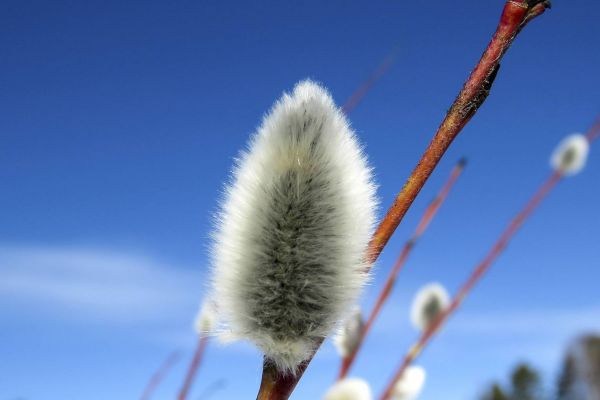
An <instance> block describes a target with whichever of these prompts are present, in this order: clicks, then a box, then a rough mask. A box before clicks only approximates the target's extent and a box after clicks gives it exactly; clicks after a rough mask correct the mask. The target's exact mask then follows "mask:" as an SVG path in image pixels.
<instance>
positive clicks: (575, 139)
mask: <svg viewBox="0 0 600 400" xmlns="http://www.w3.org/2000/svg"><path fill="white" fill-rule="evenodd" d="M589 150H590V144H589V141H588V139H587V138H586V137H585V135H582V134H581V133H574V134H571V135H569V136H567V137H566V138H564V139H563V140H562V141H561V142H560V143H559V144H558V146H557V147H556V149H555V150H554V152H553V153H552V157H551V158H550V165H551V166H552V168H554V169H555V170H556V171H558V172H560V173H561V174H562V175H575V174H577V173H579V172H580V171H581V170H582V169H583V167H585V163H586V161H587V156H588V153H589Z"/></svg>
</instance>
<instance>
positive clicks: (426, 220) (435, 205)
mask: <svg viewBox="0 0 600 400" xmlns="http://www.w3.org/2000/svg"><path fill="white" fill-rule="evenodd" d="M464 166H465V160H464V159H461V160H460V161H459V162H458V164H456V166H455V167H454V168H453V169H452V172H451V173H450V176H449V177H448V180H447V181H446V183H444V186H442V189H441V190H440V192H439V193H438V194H437V196H436V197H435V199H434V200H433V201H432V202H431V203H430V204H429V206H428V207H427V209H426V210H425V212H424V213H423V216H422V217H421V220H420V221H419V223H418V224H417V228H416V229H415V231H414V233H413V235H412V237H411V238H410V239H409V240H408V241H407V242H406V244H405V245H404V247H403V248H402V251H401V252H400V255H399V256H398V258H397V259H396V262H395V263H394V266H393V267H392V270H391V271H390V274H389V275H388V278H387V280H386V282H385V284H384V286H383V289H382V290H381V292H380V293H379V297H378V298H377V301H376V302H375V306H374V307H373V310H371V313H370V314H369V317H368V318H367V322H366V323H365V325H364V327H363V329H362V332H361V335H360V339H359V341H358V343H357V345H356V347H355V348H354V349H353V350H352V352H351V353H350V354H348V356H347V357H345V358H344V359H343V360H342V366H341V368H340V373H339V376H338V379H343V378H344V377H345V376H346V375H347V374H348V371H349V370H350V367H352V364H353V363H354V360H355V358H356V355H357V354H358V351H359V350H360V348H361V346H362V344H363V343H364V340H365V337H366V336H367V334H368V333H369V331H370V329H371V327H372V326H373V323H374V322H375V319H376V318H377V317H378V316H379V313H380V311H381V308H382V307H383V304H384V303H385V302H386V301H387V299H388V298H389V295H390V293H391V292H392V289H393V287H394V284H395V283H396V278H397V277H398V274H399V273H400V270H401V269H402V267H403V266H404V264H405V262H406V260H407V259H408V255H409V254H410V252H411V250H412V249H413V248H414V247H415V244H416V243H417V241H418V240H419V238H420V237H421V235H423V233H424V232H425V230H426V229H427V227H428V226H429V224H430V222H431V220H432V219H433V217H434V216H435V214H436V213H437V211H438V210H439V209H440V207H441V205H442V203H443V202H444V200H445V199H446V197H447V196H448V193H450V189H452V187H453V186H454V184H455V183H456V181H457V180H458V178H459V176H460V174H461V173H462V171H463V169H464Z"/></svg>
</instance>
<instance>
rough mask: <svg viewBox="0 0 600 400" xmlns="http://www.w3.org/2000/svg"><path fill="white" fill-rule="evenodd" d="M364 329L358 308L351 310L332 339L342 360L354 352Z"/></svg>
mask: <svg viewBox="0 0 600 400" xmlns="http://www.w3.org/2000/svg"><path fill="white" fill-rule="evenodd" d="M363 328H364V321H363V318H362V313H361V311H360V307H358V306H356V307H354V308H353V309H352V311H351V312H350V314H349V315H348V317H347V318H346V320H345V321H344V324H343V325H342V327H341V329H340V330H339V331H338V333H337V334H336V335H335V336H334V337H333V343H334V344H335V347H336V349H337V351H338V354H339V355H340V357H342V358H346V357H348V356H349V355H350V354H352V353H353V352H354V350H355V349H356V346H358V343H359V341H360V336H361V334H362V330H363Z"/></svg>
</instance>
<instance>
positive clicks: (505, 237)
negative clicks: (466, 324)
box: [381, 117, 600, 400]
mask: <svg viewBox="0 0 600 400" xmlns="http://www.w3.org/2000/svg"><path fill="white" fill-rule="evenodd" d="M585 136H586V138H587V139H588V141H589V142H590V143H591V142H593V141H594V140H596V139H598V137H600V117H599V118H598V119H597V120H596V122H595V123H594V125H592V127H591V128H590V129H589V130H588V132H587V133H586V135H585ZM562 177H563V175H562V174H561V173H560V172H558V171H555V172H553V173H552V174H551V175H550V177H549V178H548V179H547V180H546V181H545V182H544V183H543V184H542V186H541V187H540V188H539V189H538V190H537V192H535V194H534V195H533V196H532V197H531V199H530V200H529V201H528V202H527V204H526V205H525V207H524V208H523V209H522V210H521V211H520V212H519V213H518V214H517V215H516V216H515V218H514V219H513V220H512V221H511V222H510V224H509V225H508V227H507V228H506V229H505V230H504V232H503V233H502V235H500V238H499V239H498V241H496V243H495V244H494V246H493V247H492V248H491V250H490V251H489V253H488V254H487V256H486V257H485V258H484V259H483V261H481V263H480V264H479V265H478V266H477V267H476V268H475V269H474V270H473V272H472V273H471V276H469V279H467V281H466V282H465V283H464V285H463V286H462V287H461V288H460V290H459V291H458V294H457V295H456V296H455V297H454V300H453V301H452V303H450V305H449V306H448V308H447V309H446V311H445V312H444V313H442V314H441V315H440V316H439V318H438V319H437V320H436V321H435V322H434V323H433V324H432V326H431V327H430V328H429V329H427V330H426V331H425V332H423V334H422V335H421V337H420V338H419V340H418V341H417V343H416V344H415V345H414V346H413V347H412V348H411V349H410V351H409V352H408V354H407V355H406V356H405V357H404V360H403V362H402V364H401V365H400V368H399V369H398V371H397V372H396V374H395V375H394V377H393V378H392V379H391V381H390V383H389V384H388V387H387V389H386V391H385V392H384V394H383V395H382V396H381V400H387V399H389V398H390V395H391V393H392V391H393V388H394V384H395V383H396V382H397V381H398V380H399V379H400V378H401V377H402V374H404V371H405V370H406V369H407V368H408V367H409V366H410V365H411V364H412V363H413V361H414V360H415V359H416V358H417V357H418V356H419V354H420V353H421V352H422V351H423V348H424V347H425V346H426V345H427V344H428V343H429V341H430V340H431V338H432V337H433V336H434V335H435V334H436V333H437V332H438V331H439V329H440V328H441V327H442V325H443V324H444V323H445V322H446V321H447V320H448V318H449V317H450V315H451V314H452V313H454V312H455V311H456V309H457V308H458V307H459V306H460V305H461V304H462V302H463V300H464V299H465V297H466V296H467V295H468V294H469V292H470V291H471V290H472V289H473V286H475V284H477V282H479V280H480V279H481V278H482V277H483V275H484V274H485V273H486V272H487V271H488V269H489V268H490V266H491V265H492V263H493V262H494V261H495V260H496V259H497V258H498V256H499V255H500V254H502V251H504V249H505V248H506V246H507V245H508V243H509V242H510V240H511V238H512V237H513V236H514V235H515V233H517V231H518V230H519V228H520V227H521V225H523V222H525V220H526V219H527V218H528V217H529V216H530V215H531V214H532V213H533V211H534V210H535V209H536V208H537V206H538V205H539V204H540V203H541V202H542V200H544V198H545V197H546V196H547V195H548V193H550V191H551V190H552V189H553V188H554V187H555V186H556V184H557V183H558V182H560V180H561V179H562Z"/></svg>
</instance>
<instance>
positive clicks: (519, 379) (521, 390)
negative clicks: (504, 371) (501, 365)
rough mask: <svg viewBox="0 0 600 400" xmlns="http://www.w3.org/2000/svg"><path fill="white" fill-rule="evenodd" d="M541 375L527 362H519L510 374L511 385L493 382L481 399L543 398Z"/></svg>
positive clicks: (514, 399)
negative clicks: (503, 385)
mask: <svg viewBox="0 0 600 400" xmlns="http://www.w3.org/2000/svg"><path fill="white" fill-rule="evenodd" d="M542 396H543V393H542V387H541V380H540V375H539V374H538V372H537V371H535V370H534V369H533V368H531V367H530V366H528V365H526V364H519V365H518V366H517V367H516V368H515V369H514V370H513V372H512V374H511V376H510V385H509V386H508V387H505V388H503V387H502V386H500V385H499V384H493V385H492V386H491V387H490V388H489V389H488V390H487V391H486V392H485V394H484V395H483V397H482V398H481V400H543V397H542Z"/></svg>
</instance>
